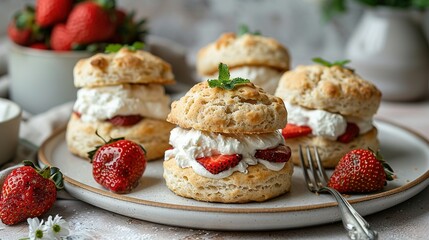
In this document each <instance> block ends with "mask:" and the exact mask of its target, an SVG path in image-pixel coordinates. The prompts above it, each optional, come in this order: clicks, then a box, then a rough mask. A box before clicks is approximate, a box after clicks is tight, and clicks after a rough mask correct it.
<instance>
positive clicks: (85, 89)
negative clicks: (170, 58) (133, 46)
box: [66, 47, 174, 160]
mask: <svg viewBox="0 0 429 240" xmlns="http://www.w3.org/2000/svg"><path fill="white" fill-rule="evenodd" d="M168 83H174V76H173V74H172V71H171V66H170V65H169V64H168V63H166V62H165V61H163V60H162V59H160V58H158V57H156V56H154V55H152V54H150V53H148V52H145V51H140V50H138V51H132V50H129V49H128V48H125V47H124V48H122V49H121V50H119V51H118V52H117V53H109V54H102V53H99V54H96V55H94V56H92V57H90V58H87V59H82V60H80V61H79V62H78V63H77V64H76V66H75V68H74V84H75V86H76V87H78V88H80V89H79V90H78V92H77V99H76V102H75V103H74V106H73V113H72V116H71V118H70V120H69V122H68V125H67V132H66V142H67V146H68V148H69V150H70V152H72V153H73V154H75V155H78V156H80V157H82V158H87V153H88V152H89V151H91V150H93V149H94V147H96V146H97V145H100V144H102V143H103V140H102V139H100V137H98V136H97V135H96V134H95V132H96V131H97V132H98V134H99V135H100V136H102V137H103V138H105V139H106V140H108V139H110V138H118V137H124V138H126V139H130V140H133V141H136V142H137V143H140V144H142V145H143V146H144V148H145V149H146V151H147V155H146V158H147V160H153V159H158V158H162V157H163V155H164V152H165V150H166V149H168V148H169V147H170V145H169V144H168V137H169V132H170V130H171V129H173V128H174V125H173V124H170V123H168V122H166V121H165V119H166V117H167V115H168V113H169V111H170V108H169V104H170V98H169V97H168V96H167V95H166V94H165V90H164V86H163V85H162V84H168Z"/></svg>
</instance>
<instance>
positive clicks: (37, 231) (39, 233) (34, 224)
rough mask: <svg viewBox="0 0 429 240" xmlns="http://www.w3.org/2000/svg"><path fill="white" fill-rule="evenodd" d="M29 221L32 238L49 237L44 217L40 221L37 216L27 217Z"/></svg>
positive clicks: (29, 234)
mask: <svg viewBox="0 0 429 240" xmlns="http://www.w3.org/2000/svg"><path fill="white" fill-rule="evenodd" d="M27 222H28V225H29V228H30V230H29V232H28V237H29V238H30V240H37V239H49V238H48V236H47V233H46V226H44V225H43V219H42V221H41V222H40V220H39V219H38V218H37V217H35V218H27Z"/></svg>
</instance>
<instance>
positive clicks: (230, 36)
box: [196, 33, 290, 94]
mask: <svg viewBox="0 0 429 240" xmlns="http://www.w3.org/2000/svg"><path fill="white" fill-rule="evenodd" d="M220 62H222V63H225V64H227V65H228V66H229V68H230V70H231V72H230V73H231V76H232V77H242V78H247V79H250V81H252V82H253V83H254V84H256V85H258V86H260V87H262V88H263V89H264V90H265V91H266V92H268V93H270V94H274V91H275V90H276V87H277V85H278V82H279V80H280V77H281V76H282V74H283V73H284V72H285V71H287V70H289V67H290V60H289V53H288V50H287V49H286V48H285V47H284V46H283V45H282V44H280V43H279V42H278V41H277V40H275V39H273V38H269V37H265V36H260V35H254V34H250V33H246V34H243V35H240V36H238V35H236V34H235V33H225V34H222V35H221V36H220V37H219V38H218V39H217V40H216V42H214V43H211V44H209V45H208V46H206V47H204V48H202V49H200V51H199V52H198V55H197V60H196V66H197V72H198V74H199V75H200V77H201V79H202V80H204V81H205V80H207V79H212V78H214V77H216V76H217V67H218V64H219V63H220Z"/></svg>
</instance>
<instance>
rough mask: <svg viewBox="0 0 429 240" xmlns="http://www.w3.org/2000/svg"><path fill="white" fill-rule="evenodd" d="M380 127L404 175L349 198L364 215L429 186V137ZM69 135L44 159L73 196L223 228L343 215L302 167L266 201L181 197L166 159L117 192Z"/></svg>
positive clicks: (385, 148) (286, 224)
mask: <svg viewBox="0 0 429 240" xmlns="http://www.w3.org/2000/svg"><path fill="white" fill-rule="evenodd" d="M376 126H377V128H378V129H379V138H380V142H381V152H382V154H383V155H384V157H385V159H386V160H388V161H389V163H390V164H391V166H392V167H393V169H394V170H395V171H396V174H397V175H398V178H397V179H396V180H394V181H393V182H389V184H388V185H387V186H386V187H385V189H384V190H383V192H380V193H375V194H368V195H354V196H349V198H348V200H349V202H350V203H352V205H353V206H354V207H355V208H356V210H357V211H358V212H359V213H361V214H362V215H367V214H371V213H375V212H378V211H381V210H384V209H386V208H389V207H391V206H394V205H396V204H398V203H401V202H403V201H405V200H407V199H409V198H410V197H412V196H414V195H416V194H417V193H419V192H420V191H421V190H423V189H424V188H425V187H426V186H427V185H428V184H429V180H428V177H429V141H428V140H426V139H424V138H423V137H421V136H419V135H417V134H416V133H413V132H411V131H409V130H406V129H404V128H402V127H399V126H396V125H392V124H390V123H386V122H382V121H376ZM64 133H65V132H64V131H61V132H58V133H55V134H54V135H52V136H51V137H50V138H49V139H48V140H47V141H46V142H45V143H44V144H43V145H42V147H41V148H40V150H39V160H40V161H41V162H42V163H44V164H48V165H53V166H56V167H59V168H60V169H61V171H62V172H63V173H64V175H65V176H66V177H65V189H66V190H67V192H68V193H69V194H71V195H72V196H74V197H76V198H78V199H80V200H82V201H85V202H87V203H90V204H92V205H94V206H97V207H100V208H104V209H107V210H109V211H112V212H116V213H119V214H123V215H126V216H129V217H134V218H137V219H142V220H147V221H151V222H157V223H162V224H168V225H175V226H182V227H190V228H203V229H218V230H273V229H285V228H295V227H304V226H311V225H317V224H323V223H331V222H335V221H338V220H340V219H341V218H340V215H339V210H338V208H337V207H336V203H335V202H334V200H333V198H332V197H331V196H330V195H325V194H321V195H316V194H312V193H310V192H308V190H307V189H306V187H305V185H304V180H303V178H302V174H301V169H300V168H299V167H296V168H295V173H294V175H293V179H292V182H293V183H292V190H291V192H290V193H288V194H285V195H283V196H281V197H278V198H275V199H272V200H270V201H267V202H263V203H246V204H220V203H206V202H198V201H195V200H192V199H186V198H182V197H179V196H176V195H175V194H173V193H172V192H170V191H169V190H168V188H167V187H166V186H165V184H164V179H163V177H162V172H163V169H162V160H157V161H154V162H149V163H148V166H147V169H146V172H145V173H144V175H143V178H142V180H141V183H140V185H139V186H138V187H137V189H135V190H134V191H133V192H132V193H130V194H124V195H118V194H114V193H111V192H109V191H106V190H104V189H103V188H102V187H101V186H100V185H98V184H97V183H96V182H95V181H94V179H93V178H92V171H91V164H90V163H89V162H87V161H85V160H82V159H80V158H77V157H75V156H73V155H72V154H70V152H69V151H68V150H67V146H66V143H65V139H64Z"/></svg>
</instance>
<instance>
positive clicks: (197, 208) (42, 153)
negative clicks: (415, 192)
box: [38, 118, 429, 213]
mask: <svg viewBox="0 0 429 240" xmlns="http://www.w3.org/2000/svg"><path fill="white" fill-rule="evenodd" d="M375 120H376V121H375V123H376V124H377V122H381V123H383V124H386V125H390V126H393V127H396V128H399V129H401V130H403V131H406V132H408V133H409V134H411V135H413V136H414V137H417V138H418V139H420V140H421V141H422V142H424V143H425V145H427V146H428V147H429V139H427V138H426V137H424V136H423V135H422V134H420V133H418V132H416V131H414V130H412V129H409V128H407V127H404V126H402V125H400V124H397V123H393V122H391V121H389V120H386V119H383V118H376V119H375ZM65 132H66V127H63V128H60V129H57V130H56V131H54V132H53V133H52V134H51V135H50V136H49V137H48V138H47V139H46V140H45V141H44V142H43V143H42V145H41V146H40V148H39V150H38V158H39V161H41V162H42V163H43V164H45V165H48V166H52V164H51V163H50V162H49V161H48V160H47V159H48V158H47V157H46V154H45V149H46V147H47V145H48V144H50V143H51V141H53V140H54V139H55V138H57V137H58V136H59V135H61V134H65ZM155 161H162V159H158V160H155ZM428 178H429V169H428V170H427V171H426V172H424V173H423V174H422V175H421V176H419V177H418V178H416V179H414V180H413V181H411V182H409V183H407V184H405V185H402V186H400V187H397V188H394V189H390V190H387V191H383V192H380V193H375V194H370V195H367V196H362V197H360V198H357V199H348V202H349V203H350V204H357V203H361V202H368V201H371V200H373V199H378V198H385V197H389V196H392V195H395V194H399V193H403V192H405V191H407V190H409V189H411V188H413V187H415V186H417V185H418V184H420V183H422V182H423V181H425V180H426V179H428ZM64 181H65V182H66V183H68V184H71V185H73V186H75V187H79V188H82V189H84V190H87V191H91V192H92V193H95V194H99V195H102V196H105V197H109V198H112V199H116V200H120V201H124V202H131V203H135V204H140V205H146V206H150V207H162V208H168V209H175V210H186V211H198V212H219V213H283V212H299V211H309V210H315V209H325V208H331V207H336V206H337V203H336V202H329V203H321V204H313V205H306V206H292V207H278V208H263V207H260V208H226V207H207V206H186V205H180V204H172V203H161V202H156V201H151V200H144V199H138V198H135V197H130V196H126V195H121V194H116V193H113V192H110V191H108V190H103V189H98V188H95V187H92V186H90V185H88V184H85V183H82V182H79V181H77V180H75V179H73V178H70V177H68V176H66V175H64ZM65 186H67V184H65ZM66 190H67V187H66ZM172 194H174V193H172ZM191 200H192V199H191ZM213 204H216V203H213ZM219 205H222V203H219Z"/></svg>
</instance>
